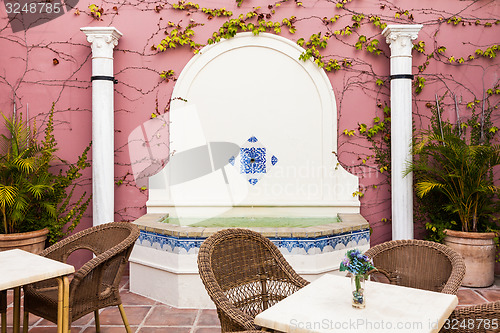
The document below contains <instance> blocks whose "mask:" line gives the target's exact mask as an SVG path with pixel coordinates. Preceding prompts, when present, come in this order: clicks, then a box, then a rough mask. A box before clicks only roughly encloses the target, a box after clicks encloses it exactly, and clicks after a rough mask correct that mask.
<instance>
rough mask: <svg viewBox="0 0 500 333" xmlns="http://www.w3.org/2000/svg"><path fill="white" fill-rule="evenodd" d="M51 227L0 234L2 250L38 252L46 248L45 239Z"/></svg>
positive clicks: (0, 248)
mask: <svg viewBox="0 0 500 333" xmlns="http://www.w3.org/2000/svg"><path fill="white" fill-rule="evenodd" d="M48 233H49V229H47V228H44V229H42V230H37V231H30V232H21V233H14V234H0V251H6V250H12V249H21V250H24V251H28V252H31V253H35V254H38V253H40V252H42V251H43V249H44V248H45V240H46V239H47V234H48Z"/></svg>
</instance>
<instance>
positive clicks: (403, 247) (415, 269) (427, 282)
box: [365, 239, 465, 294]
mask: <svg viewBox="0 0 500 333" xmlns="http://www.w3.org/2000/svg"><path fill="white" fill-rule="evenodd" d="M365 254H366V255H367V256H368V257H370V258H373V262H374V265H375V267H376V268H377V269H378V270H379V272H380V273H382V274H383V275H385V278H387V279H388V280H389V283H391V284H397V285H401V286H406V287H412V288H418V289H425V290H431V291H437V292H442V293H445V294H456V293H457V290H458V288H459V287H460V284H461V283H462V280H463V277H464V274H465V264H464V260H463V259H462V257H461V256H460V255H459V254H458V253H456V252H455V251H453V250H452V249H450V248H449V247H448V246H445V245H443V244H439V243H435V242H429V241H423V240H414V239H412V240H395V241H389V242H385V243H382V244H379V245H376V246H374V247H372V248H371V249H369V250H368V251H366V252H365ZM375 280H376V278H375Z"/></svg>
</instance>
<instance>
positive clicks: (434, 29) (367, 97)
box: [0, 0, 500, 238]
mask: <svg viewBox="0 0 500 333" xmlns="http://www.w3.org/2000/svg"><path fill="white" fill-rule="evenodd" d="M92 2H94V3H92ZM214 3H215V4H217V3H219V4H220V7H214ZM425 6H426V5H425V4H424V5H421V4H420V3H419V2H415V1H391V0H366V1H361V0H319V1H314V2H302V1H297V0H271V1H265V2H263V1H256V0H233V1H220V2H215V1H201V0H200V1H182V0H181V1H177V0H176V1H156V0H144V1H136V0H127V1H120V2H118V1H115V0H100V1H99V2H96V1H94V0H92V1H88V2H84V1H83V2H82V1H80V3H79V4H78V6H77V8H74V9H73V10H72V13H73V14H74V20H75V22H76V23H75V25H77V26H85V25H88V24H89V22H91V21H99V24H100V25H114V24H115V23H116V22H119V23H121V24H122V25H123V24H124V23H122V22H123V21H120V20H121V17H122V16H125V15H131V14H130V13H131V12H132V13H133V14H132V15H133V17H134V19H135V20H138V21H140V20H144V29H142V28H141V31H140V33H137V34H135V35H134V38H143V40H142V41H141V42H137V41H136V44H135V45H136V46H134V47H133V48H131V49H127V48H126V47H122V44H119V45H118V46H117V52H119V53H118V54H119V55H120V57H130V59H132V60H130V61H128V62H127V64H125V65H123V67H122V68H120V69H118V72H117V73H116V77H117V79H118V81H119V82H120V83H119V84H117V85H116V87H115V88H116V89H115V90H116V95H117V99H118V101H119V105H120V108H119V109H118V111H117V119H120V118H119V117H118V116H122V117H123V118H125V119H128V118H127V117H131V118H130V119H132V115H133V117H134V118H133V119H134V121H135V122H139V120H137V119H138V118H137V117H138V115H137V110H138V109H140V107H139V106H141V107H142V104H141V103H144V104H147V105H148V107H147V108H144V110H142V112H143V116H144V117H145V118H146V119H147V118H151V117H158V116H160V115H164V114H168V111H169V105H170V94H171V92H172V89H173V85H174V82H175V80H176V75H177V73H180V71H181V70H182V67H183V65H185V63H186V62H187V60H186V61H184V62H173V61H170V59H171V58H170V55H172V54H173V53H174V52H175V53H182V54H186V52H191V53H192V54H196V53H198V52H200V50H201V49H202V48H203V47H204V46H206V45H211V44H214V43H218V42H220V41H221V40H223V39H229V38H232V37H234V36H235V35H236V34H237V33H239V32H251V33H253V34H255V35H258V34H260V33H264V32H267V33H272V34H278V35H282V36H284V37H286V38H289V39H291V40H293V41H295V42H296V43H297V44H298V45H299V46H301V47H302V48H303V49H304V52H303V53H302V54H301V55H300V60H302V61H313V62H314V63H315V64H316V65H317V66H319V67H321V68H322V69H324V70H325V72H326V73H327V75H328V77H329V78H330V80H331V82H332V85H333V87H334V90H335V95H336V98H337V104H338V129H339V149H338V151H337V152H335V153H336V154H337V156H338V159H339V161H340V163H341V164H342V165H343V166H344V167H345V168H346V169H347V170H349V171H350V172H352V173H355V174H357V175H358V176H359V177H360V184H361V186H360V190H359V193H357V195H360V196H363V198H362V200H363V206H362V209H364V215H365V216H366V217H367V218H368V219H369V221H370V223H371V225H372V227H375V226H377V225H383V224H386V223H387V222H388V219H389V215H390V210H388V209H387V207H388V206H389V202H388V200H389V195H388V191H389V186H388V182H389V180H390V172H391V170H390V136H391V132H390V119H391V110H390V102H389V88H390V87H389V79H388V74H389V73H388V72H389V68H388V62H389V56H390V52H389V48H388V46H387V43H386V42H385V41H384V39H383V37H382V35H381V32H382V31H383V29H385V28H386V27H387V25H389V24H424V29H423V32H422V33H421V34H419V38H418V39H417V40H415V41H414V52H413V58H414V60H413V63H414V70H413V74H414V75H415V78H414V80H413V93H414V100H415V103H414V121H415V129H416V130H418V129H419V128H421V127H425V126H427V124H428V123H429V119H430V117H431V113H430V108H429V105H431V106H432V105H435V100H436V95H438V96H443V95H445V92H446V91H448V92H449V93H448V94H447V95H446V97H445V98H444V99H443V101H441V103H443V104H445V105H447V106H451V107H448V108H447V109H448V110H455V105H456V106H457V107H456V108H457V109H458V110H459V114H460V117H462V118H467V117H470V110H471V109H470V106H472V105H474V106H475V107H481V108H482V107H483V105H484V107H485V108H488V107H490V108H491V109H492V110H493V113H492V116H491V121H492V123H493V124H494V125H493V126H496V127H498V126H499V122H500V119H499V118H498V115H497V113H496V112H495V111H497V105H498V103H497V101H498V98H499V95H498V93H497V90H498V79H494V78H492V77H491V75H490V74H489V73H492V72H493V73H494V72H499V62H498V57H497V53H498V50H499V47H500V45H499V44H498V38H496V37H494V36H495V33H494V32H495V31H497V32H498V26H499V24H500V18H499V17H495V15H496V14H495V12H494V11H491V10H488V8H489V7H488V6H494V3H493V4H492V2H491V1H473V2H471V1H459V0H446V1H440V2H439V3H438V2H436V4H435V6H428V7H425ZM128 17H131V16H128ZM146 21H148V22H146ZM151 22H152V23H153V24H149V25H148V23H151ZM0 28H1V27H0ZM471 31H477V33H471ZM28 32H29V31H28ZM450 34H453V35H454V36H456V38H453V39H450V38H447V37H448V36H449V35H450ZM27 35H29V34H26V36H27ZM497 35H498V34H497ZM26 36H24V38H25V40H24V41H22V38H23V37H20V35H13V34H10V30H9V27H8V25H7V24H6V25H5V27H3V30H2V38H3V39H2V41H3V43H4V44H3V45H6V44H7V43H11V45H14V46H16V47H23V45H25V46H24V47H25V48H26V52H25V56H24V57H25V59H24V61H25V64H24V65H25V66H24V67H23V66H18V67H19V68H26V70H25V73H24V74H23V75H20V77H19V78H16V79H15V80H13V79H12V78H10V77H9V76H8V75H7V74H2V73H0V84H1V85H4V86H6V87H8V88H7V90H8V89H10V90H11V91H10V93H9V94H10V95H14V96H16V97H14V98H17V99H19V98H20V97H19V96H20V95H22V93H21V91H28V90H29V91H33V90H35V89H32V88H33V87H50V89H52V90H58V93H57V94H55V95H57V96H58V98H57V99H56V107H57V108H59V110H58V111H59V112H65V111H67V109H68V108H67V107H66V105H65V104H64V103H65V102H63V101H64V99H65V97H64V96H66V95H65V94H68V91H72V92H73V91H82V90H83V89H90V83H89V82H86V83H85V84H82V80H83V75H79V74H80V70H81V68H83V67H84V66H83V65H84V64H83V63H82V60H80V59H77V58H76V57H75V56H74V55H73V54H72V52H69V51H68V50H66V49H64V48H63V45H65V46H66V47H67V46H68V45H69V46H70V47H71V48H79V47H82V48H88V45H83V44H81V43H77V42H75V41H73V40H69V41H68V40H64V41H52V40H50V41H45V40H44V41H41V42H39V43H37V44H30V43H29V39H28V38H27V37H26ZM138 36H142V37H138ZM478 36H487V37H486V38H484V37H481V38H480V37H478ZM492 36H493V37H492ZM120 43H121V42H120ZM141 43H142V44H141ZM124 45H130V44H124ZM138 45H141V46H138ZM27 51H30V53H28V52H27ZM33 51H37V52H40V53H43V52H47V53H50V62H51V63H53V64H54V66H55V65H56V63H57V66H58V67H57V68H55V67H53V68H54V70H53V71H54V72H57V70H59V69H60V68H62V67H63V66H64V65H65V64H69V63H71V64H72V66H73V67H72V68H73V69H72V70H71V73H70V74H68V76H67V77H66V78H65V79H64V80H61V79H60V78H54V79H52V80H49V79H45V78H44V79H33V78H32V77H30V76H29V75H28V74H31V73H34V72H36V71H37V69H36V68H37V66H36V62H35V60H36V61H41V60H40V59H43V58H38V59H34V58H33V57H34V56H30V54H36V53H33ZM21 53H22V52H21ZM21 53H19V54H21ZM135 57H139V59H141V61H142V60H147V61H145V62H144V63H141V64H140V65H137V59H138V58H135ZM16 59H17V58H16ZM176 59H178V58H176ZM83 61H84V62H88V61H90V58H86V59H84V60H83ZM51 66H52V65H51ZM472 69H473V70H474V71H476V72H480V73H481V75H482V77H483V80H482V82H479V83H478V82H475V83H474V85H475V86H472V85H471V84H470V82H469V81H468V77H467V76H466V75H467V74H464V76H461V75H460V73H462V72H464V73H465V71H467V70H468V71H471V70H472ZM135 72H141V73H142V74H144V75H143V77H144V79H143V80H141V82H128V81H127V80H126V79H123V80H121V78H122V77H123V78H126V77H127V75H128V74H129V73H135ZM481 75H480V76H481ZM495 80H497V81H495ZM483 82H484V86H481V85H482V84H483ZM478 85H479V86H480V87H478ZM164 96H166V97H164ZM176 98H178V97H176ZM144 101H148V102H144ZM471 103H472V104H471ZM488 103H489V104H488ZM59 105H61V106H60V107H59ZM138 105H139V106H138ZM488 105H489V106H488ZM77 110H79V109H78V108H77ZM72 111H74V110H72ZM86 112H88V110H86ZM354 112H356V113H358V114H359V115H360V116H359V117H355V118H356V119H355V120H352V119H351V118H349V117H347V116H346V115H347V114H352V113H354ZM454 114H455V112H451V113H449V114H448V116H449V117H451V118H453V117H455V118H456V116H455V115H454ZM143 120H144V119H143ZM490 129H492V130H493V127H491V128H490ZM120 131H121V129H118V132H117V148H116V155H117V161H119V162H118V163H117V170H118V171H117V172H118V175H117V177H116V186H117V193H118V195H119V193H121V192H120V191H123V193H124V194H123V195H125V193H126V195H130V193H129V191H131V190H132V189H135V190H137V191H140V192H139V193H140V194H141V195H142V197H144V201H145V196H146V194H145V189H137V188H135V184H134V181H133V175H132V174H131V171H130V165H129V164H127V162H125V161H126V160H127V152H126V144H127V142H126V140H127V138H126V133H125V131H123V133H122V132H120ZM380 207H383V208H380ZM143 212H144V207H143V205H142V206H141V205H138V207H134V208H133V209H132V208H130V207H129V206H128V205H126V204H124V205H122V206H121V207H117V214H119V216H120V217H121V218H122V219H123V220H132V219H135V218H137V217H138V216H139V215H141V214H142V213H143ZM380 237H382V238H383V237H384V236H380Z"/></svg>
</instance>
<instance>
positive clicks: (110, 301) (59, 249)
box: [24, 222, 139, 326]
mask: <svg viewBox="0 0 500 333" xmlns="http://www.w3.org/2000/svg"><path fill="white" fill-rule="evenodd" d="M138 237H139V229H138V228H137V226H136V225H134V224H131V223H126V222H112V223H106V224H102V225H99V226H95V227H92V228H89V229H86V230H83V231H80V232H78V233H76V234H74V235H72V236H69V237H68V238H66V239H63V240H62V241H60V242H58V243H56V244H54V245H52V246H51V247H49V248H47V249H45V250H44V251H43V252H42V253H41V254H40V255H42V256H45V257H48V258H51V259H54V260H58V261H61V262H66V260H67V259H68V257H69V256H70V255H71V253H73V252H75V251H77V250H80V249H86V250H89V251H91V252H92V253H93V254H94V255H95V257H94V258H92V259H91V260H89V261H88V262H87V263H85V264H84V265H83V266H82V267H81V268H80V269H78V271H76V272H75V273H74V275H73V279H72V280H71V283H70V286H69V289H70V295H69V321H70V323H71V322H73V321H75V320H77V319H79V318H81V317H83V316H84V315H86V314H88V313H91V312H94V314H95V315H96V326H97V325H98V320H97V319H98V312H97V310H99V309H101V308H105V307H108V306H113V305H118V306H119V308H120V312H122V316H124V313H123V307H122V305H121V304H122V301H121V298H120V293H119V283H120V280H121V277H122V275H123V272H124V270H125V269H126V266H127V262H128V258H129V256H130V253H131V251H132V248H133V246H134V243H135V241H136V240H137V238H138ZM56 286H57V283H56V282H55V281H54V280H48V281H44V282H40V283H35V284H32V285H29V286H26V287H25V288H24V289H25V297H24V308H25V314H26V313H33V314H35V315H37V316H40V317H43V318H45V319H47V320H49V321H52V322H57V290H56V288H55V287H56ZM125 321H126V317H125V318H124V322H125ZM26 322H27V316H25V326H26V324H27V323H26ZM127 325H128V324H126V326H127Z"/></svg>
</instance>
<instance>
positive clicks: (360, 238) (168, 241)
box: [136, 229, 370, 254]
mask: <svg viewBox="0 0 500 333" xmlns="http://www.w3.org/2000/svg"><path fill="white" fill-rule="evenodd" d="M205 239H206V238H179V237H174V236H168V235H163V234H158V233H154V232H149V231H145V230H141V233H140V235H139V239H138V240H137V242H136V244H137V245H141V246H146V247H152V248H155V249H157V250H161V251H166V252H172V253H177V254H195V253H198V250H199V248H200V245H201V243H203V241H204V240H205ZM269 239H270V240H271V241H272V242H273V243H274V244H275V245H276V246H277V247H278V248H279V249H280V251H281V252H282V253H285V254H287V253H292V254H317V253H327V252H333V251H336V250H340V249H343V248H346V247H348V246H349V245H350V246H357V245H363V244H369V242H370V230H369V229H362V230H356V231H350V232H346V233H341V234H336V235H331V236H323V237H317V238H269ZM360 243H361V244H360ZM337 247H338V249H337Z"/></svg>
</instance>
